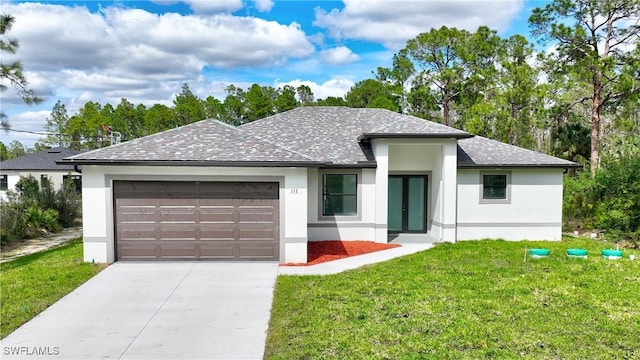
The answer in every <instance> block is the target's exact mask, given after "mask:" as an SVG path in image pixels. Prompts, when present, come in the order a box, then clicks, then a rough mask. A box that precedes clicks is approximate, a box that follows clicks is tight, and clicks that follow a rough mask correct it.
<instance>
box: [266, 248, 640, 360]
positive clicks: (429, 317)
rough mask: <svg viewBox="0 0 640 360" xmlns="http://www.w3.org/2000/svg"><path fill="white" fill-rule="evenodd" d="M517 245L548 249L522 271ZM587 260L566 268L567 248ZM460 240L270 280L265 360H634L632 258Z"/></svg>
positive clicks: (637, 278)
mask: <svg viewBox="0 0 640 360" xmlns="http://www.w3.org/2000/svg"><path fill="white" fill-rule="evenodd" d="M525 246H528V247H529V248H532V247H545V248H548V249H551V256H550V257H549V258H545V259H529V260H528V261H527V262H524V261H523V255H524V249H525ZM572 247H579V248H586V249H588V250H589V258H588V259H574V258H567V257H566V255H565V251H566V249H568V248H572ZM609 247H610V245H608V244H605V243H601V242H596V241H591V240H586V239H569V238H567V239H565V240H564V241H562V242H506V241H491V240H483V241H468V242H460V243H457V244H439V245H437V246H436V247H435V248H434V249H432V250H429V251H426V252H422V253H418V254H414V255H410V256H406V257H403V258H398V259H395V260H392V261H388V262H385V263H380V264H375V265H371V266H368V267H365V268H361V269H357V270H354V271H349V272H346V273H343V274H338V275H331V276H324V277H320V276H305V277H296V276H280V277H278V280H277V284H276V289H275V294H274V302H273V306H272V314H271V321H270V324H269V332H268V338H267V346H266V350H265V358H267V359H324V358H332V359H425V358H426V359H480V358H508V359H516V358H518V359H519V358H529V359H624V358H626V359H632V358H635V359H638V358H640V346H639V344H640V259H636V260H635V261H630V260H629V259H628V255H629V254H635V255H636V257H638V258H640V251H631V250H625V259H623V260H605V259H602V258H601V257H600V250H602V249H604V248H609Z"/></svg>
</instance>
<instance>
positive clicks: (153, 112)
mask: <svg viewBox="0 0 640 360" xmlns="http://www.w3.org/2000/svg"><path fill="white" fill-rule="evenodd" d="M173 125H174V122H173V112H172V111H171V109H170V108H169V107H167V106H165V105H162V104H155V105H153V106H152V107H150V108H149V109H148V110H147V111H146V112H145V114H144V127H145V132H146V134H147V135H148V134H155V133H157V132H160V131H164V130H168V129H171V128H172V127H173Z"/></svg>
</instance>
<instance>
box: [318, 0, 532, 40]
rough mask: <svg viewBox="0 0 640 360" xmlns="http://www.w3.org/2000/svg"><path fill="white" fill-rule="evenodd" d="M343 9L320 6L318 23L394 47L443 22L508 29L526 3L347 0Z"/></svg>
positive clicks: (338, 33) (343, 35)
mask: <svg viewBox="0 0 640 360" xmlns="http://www.w3.org/2000/svg"><path fill="white" fill-rule="evenodd" d="M343 2H344V8H343V9H335V8H334V9H332V10H330V11H326V10H325V9H323V8H316V14H315V21H314V25H316V26H320V27H324V28H326V29H328V31H329V34H330V36H332V37H333V38H336V39H358V40H368V41H375V42H379V43H381V44H383V45H384V46H386V47H387V48H390V49H399V48H402V47H403V46H404V45H405V43H406V41H407V40H408V39H411V38H413V37H415V36H416V35H418V34H420V33H423V32H427V31H429V30H430V29H431V28H439V27H441V26H443V25H446V26H448V27H457V28H460V29H466V30H470V31H475V30H476V29H477V28H478V26H480V25H488V26H490V27H491V28H493V29H497V30H502V29H505V28H506V27H507V26H508V25H509V23H510V21H511V20H513V19H514V18H515V17H516V16H517V14H518V12H519V11H520V10H521V9H522V7H523V0H510V1H504V0H503V1H477V0H476V1H471V0H452V1H429V0H396V1H384V0H344V1H343Z"/></svg>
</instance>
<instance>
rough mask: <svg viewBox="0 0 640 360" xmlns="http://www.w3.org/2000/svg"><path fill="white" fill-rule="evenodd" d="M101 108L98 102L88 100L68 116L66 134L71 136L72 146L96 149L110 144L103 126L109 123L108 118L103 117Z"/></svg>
mask: <svg viewBox="0 0 640 360" xmlns="http://www.w3.org/2000/svg"><path fill="white" fill-rule="evenodd" d="M102 109H103V107H102V105H100V103H98V102H94V101H89V102H87V103H85V104H84V106H83V107H82V108H80V110H79V111H78V113H77V114H75V115H73V116H71V117H70V118H69V126H68V131H67V134H68V135H69V136H70V137H71V147H72V148H74V149H98V148H101V147H103V146H108V145H110V141H109V138H108V134H107V133H106V132H105V131H104V128H103V127H104V126H108V125H110V123H109V121H110V119H108V118H107V117H105V115H104V113H103V112H102Z"/></svg>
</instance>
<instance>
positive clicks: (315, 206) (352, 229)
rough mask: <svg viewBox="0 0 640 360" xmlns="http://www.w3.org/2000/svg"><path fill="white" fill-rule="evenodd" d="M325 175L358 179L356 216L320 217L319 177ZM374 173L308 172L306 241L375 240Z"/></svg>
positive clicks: (354, 171)
mask: <svg viewBox="0 0 640 360" xmlns="http://www.w3.org/2000/svg"><path fill="white" fill-rule="evenodd" d="M325 173H343V174H351V173H355V174H357V175H358V187H359V189H358V214H357V215H356V216H341V217H335V218H332V217H323V216H321V214H322V210H321V204H322V189H321V186H322V185H321V184H322V180H321V176H322V174H325ZM375 174H376V169H348V168H347V169H329V170H326V169H309V171H308V177H307V181H308V189H309V192H308V197H307V205H308V210H307V211H308V221H309V223H308V231H307V234H308V238H309V241H323V240H343V241H354V240H370V241H373V240H375V215H376V213H375V198H376V193H375V191H376V186H375Z"/></svg>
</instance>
